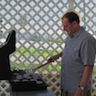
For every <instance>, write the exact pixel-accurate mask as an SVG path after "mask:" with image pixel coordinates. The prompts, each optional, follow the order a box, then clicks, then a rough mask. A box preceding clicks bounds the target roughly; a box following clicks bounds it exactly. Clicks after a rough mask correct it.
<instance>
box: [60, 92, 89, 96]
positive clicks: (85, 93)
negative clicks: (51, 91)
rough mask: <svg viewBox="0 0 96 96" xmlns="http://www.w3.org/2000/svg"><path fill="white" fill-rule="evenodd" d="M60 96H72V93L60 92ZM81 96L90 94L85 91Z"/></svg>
mask: <svg viewBox="0 0 96 96" xmlns="http://www.w3.org/2000/svg"><path fill="white" fill-rule="evenodd" d="M61 96H74V94H73V93H68V92H66V91H65V92H62V93H61ZM81 96H91V92H90V91H85V92H84V93H83V94H82V95H81Z"/></svg>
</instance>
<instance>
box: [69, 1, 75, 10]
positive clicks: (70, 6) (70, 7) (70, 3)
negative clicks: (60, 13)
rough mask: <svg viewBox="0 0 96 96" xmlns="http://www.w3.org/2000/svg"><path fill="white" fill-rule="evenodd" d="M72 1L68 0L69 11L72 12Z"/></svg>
mask: <svg viewBox="0 0 96 96" xmlns="http://www.w3.org/2000/svg"><path fill="white" fill-rule="evenodd" d="M73 1H74V0H68V3H69V10H74V2H73Z"/></svg>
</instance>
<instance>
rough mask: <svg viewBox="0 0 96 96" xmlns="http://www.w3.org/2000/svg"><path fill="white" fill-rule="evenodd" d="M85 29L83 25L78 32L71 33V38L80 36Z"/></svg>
mask: <svg viewBox="0 0 96 96" xmlns="http://www.w3.org/2000/svg"><path fill="white" fill-rule="evenodd" d="M83 30H84V27H81V28H80V29H79V30H78V31H77V32H75V33H74V34H72V35H70V37H71V38H74V37H78V36H79V35H80V34H81V33H82V32H83Z"/></svg>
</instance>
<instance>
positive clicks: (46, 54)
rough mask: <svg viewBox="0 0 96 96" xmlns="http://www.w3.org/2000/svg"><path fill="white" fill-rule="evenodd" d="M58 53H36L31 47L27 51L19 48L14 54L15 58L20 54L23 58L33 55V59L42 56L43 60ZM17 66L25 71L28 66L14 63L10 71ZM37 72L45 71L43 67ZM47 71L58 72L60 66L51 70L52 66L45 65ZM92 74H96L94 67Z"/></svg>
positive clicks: (40, 51)
mask: <svg viewBox="0 0 96 96" xmlns="http://www.w3.org/2000/svg"><path fill="white" fill-rule="evenodd" d="M60 51H61V50H58V51H53V50H47V52H46V51H44V50H43V49H38V52H36V50H35V49H34V48H33V47H31V48H29V49H28V50H26V49H25V48H24V47H21V48H20V49H19V51H16V52H15V55H16V56H17V57H18V56H20V55H22V54H23V55H24V56H25V57H29V56H30V55H34V56H35V57H39V56H40V55H41V54H42V55H43V56H44V57H45V58H47V57H48V56H49V53H50V54H51V56H53V55H55V54H57V52H58V53H59V52H60ZM21 53H22V54H21ZM49 57H50V56H49ZM19 65H20V67H19V69H22V70H25V69H26V67H27V66H29V65H30V64H27V63H24V64H22V65H21V64H20V62H16V63H15V65H14V64H12V65H11V68H12V70H13V69H15V68H16V67H17V66H19ZM36 66H39V64H36ZM39 70H45V67H43V68H40V69H39ZM47 70H48V71H51V70H54V71H56V70H58V71H60V70H61V66H60V65H57V66H56V67H55V68H52V65H47ZM92 74H96V67H94V69H93V73H92Z"/></svg>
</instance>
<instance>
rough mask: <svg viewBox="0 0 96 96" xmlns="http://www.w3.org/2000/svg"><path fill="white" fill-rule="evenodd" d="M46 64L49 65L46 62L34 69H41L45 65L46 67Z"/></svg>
mask: <svg viewBox="0 0 96 96" xmlns="http://www.w3.org/2000/svg"><path fill="white" fill-rule="evenodd" d="M47 64H49V62H47V63H45V64H42V65H40V66H38V67H37V68H36V69H39V68H41V67H43V66H45V65H47Z"/></svg>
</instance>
